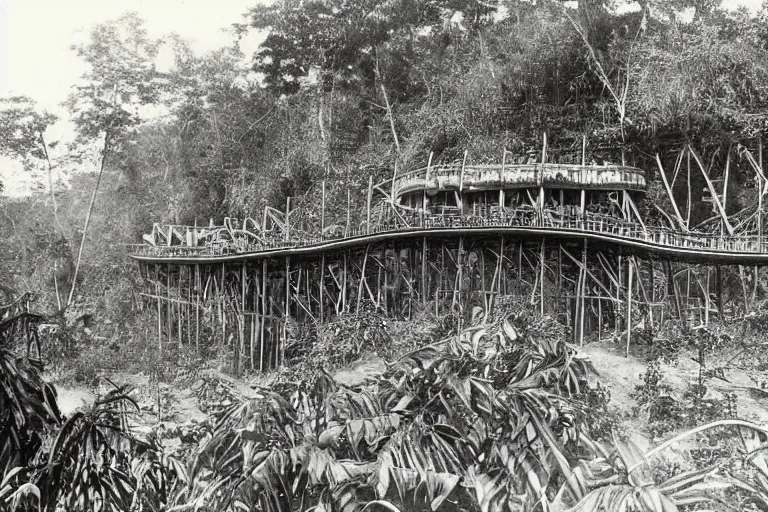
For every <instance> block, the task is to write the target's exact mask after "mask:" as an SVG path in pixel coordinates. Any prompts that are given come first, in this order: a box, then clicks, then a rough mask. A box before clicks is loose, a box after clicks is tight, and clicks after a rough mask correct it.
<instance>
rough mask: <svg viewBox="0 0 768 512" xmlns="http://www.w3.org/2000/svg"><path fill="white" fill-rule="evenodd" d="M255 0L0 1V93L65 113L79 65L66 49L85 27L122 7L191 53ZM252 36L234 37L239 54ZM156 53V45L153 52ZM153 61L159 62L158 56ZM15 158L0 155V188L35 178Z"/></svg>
mask: <svg viewBox="0 0 768 512" xmlns="http://www.w3.org/2000/svg"><path fill="white" fill-rule="evenodd" d="M261 1H263V0H0V97H2V96H7V95H9V94H19V95H25V96H29V97H31V98H32V99H33V100H35V101H36V102H37V103H38V105H39V106H40V107H41V108H43V109H45V110H48V111H50V112H52V113H55V114H56V115H58V116H59V117H60V118H61V117H66V111H65V110H64V109H63V107H61V103H62V102H63V101H64V100H65V99H66V97H67V95H68V94H69V91H70V87H71V86H72V85H74V84H75V83H76V82H77V80H78V78H79V77H80V76H81V75H82V73H83V72H84V71H85V68H84V64H83V63H82V61H81V60H80V59H79V58H78V57H77V56H76V55H75V53H74V52H73V51H72V50H71V49H70V47H71V46H72V44H75V43H77V42H81V41H85V40H87V38H88V35H89V33H90V29H91V27H93V26H94V25H96V24H98V23H102V22H105V21H108V20H111V19H115V18H117V17H118V16H120V15H121V14H123V13H124V12H127V11H136V12H137V13H138V14H139V16H140V17H141V18H143V19H144V21H145V22H146V28H147V30H148V31H149V33H150V35H151V36H153V37H162V36H164V35H166V34H170V33H177V34H179V35H180V36H181V37H183V38H184V39H186V40H188V41H189V42H190V43H191V44H192V47H193V49H194V50H195V51H196V52H199V53H205V52H207V51H211V50H215V49H217V48H220V47H222V46H225V45H228V44H230V43H231V42H232V41H233V39H234V37H233V35H232V33H231V32H230V29H231V26H232V24H233V23H242V22H244V21H245V18H244V16H243V15H244V14H245V13H246V12H247V10H248V8H250V7H252V6H253V5H256V4H258V3H259V2H261ZM259 42H260V37H259V36H258V34H253V35H251V37H248V38H246V40H245V41H243V42H242V43H241V49H242V50H243V51H244V53H246V55H250V54H252V52H253V51H254V50H255V49H256V48H257V46H258V43H259ZM161 53H162V52H161ZM158 64H160V63H158ZM51 131H52V132H53V133H50V134H48V135H49V138H50V139H54V140H55V139H59V138H64V139H66V138H68V136H69V135H71V134H70V133H68V132H71V129H70V128H69V126H68V124H67V123H65V122H61V123H58V124H57V125H56V126H54V127H53V128H52V129H51ZM35 174H36V173H27V172H23V171H22V170H21V169H20V165H19V164H18V163H16V162H12V161H9V160H8V159H5V158H2V157H0V181H1V182H3V184H4V185H5V191H4V193H5V194H7V195H12V196H17V195H23V194H26V193H29V191H30V186H31V185H32V184H33V183H35V182H39V181H40V176H35Z"/></svg>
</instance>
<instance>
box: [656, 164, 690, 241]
mask: <svg viewBox="0 0 768 512" xmlns="http://www.w3.org/2000/svg"><path fill="white" fill-rule="evenodd" d="M656 163H657V164H658V166H659V175H661V181H662V183H663V184H664V189H665V190H666V191H667V196H668V197H669V202H670V203H672V208H673V209H674V211H675V218H676V219H677V221H678V222H679V223H680V228H681V229H682V230H683V231H688V223H687V222H686V221H685V220H683V216H682V214H681V213H680V210H679V209H678V207H677V201H675V196H674V195H672V188H671V187H670V186H669V182H668V181H667V175H666V174H665V173H664V167H662V165H661V158H659V155H658V154H656ZM688 170H689V173H688V174H689V176H688V181H689V182H690V166H689V169H688Z"/></svg>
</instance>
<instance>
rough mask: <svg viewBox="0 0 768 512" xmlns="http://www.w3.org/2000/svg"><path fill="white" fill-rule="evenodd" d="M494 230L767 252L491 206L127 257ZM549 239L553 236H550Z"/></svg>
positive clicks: (729, 239)
mask: <svg viewBox="0 0 768 512" xmlns="http://www.w3.org/2000/svg"><path fill="white" fill-rule="evenodd" d="M494 228H496V229H499V231H503V229H504V228H526V229H529V230H533V231H540V232H541V233H542V234H546V232H548V231H555V232H557V231H560V232H563V231H565V232H569V234H570V235H571V236H576V237H578V236H579V235H580V234H592V235H608V236H610V237H612V238H615V239H619V240H626V241H639V242H645V243H648V244H653V245H656V246H661V247H669V248H675V249H679V250H685V251H687V252H690V251H698V252H717V253H754V254H761V253H764V254H768V240H765V237H763V238H762V239H760V238H758V237H757V236H755V235H735V236H727V235H726V236H721V235H719V234H710V233H698V232H682V231H674V230H670V229H665V228H658V227H647V228H644V227H643V226H641V225H639V224H636V223H632V222H627V221H623V220H621V219H616V218H613V217H609V216H605V215H599V214H593V213H589V212H588V213H587V214H586V215H585V216H583V217H581V216H578V215H567V214H562V213H560V212H559V211H557V210H545V211H544V212H543V213H541V212H539V211H536V210H533V209H526V210H512V209H509V208H504V209H501V208H497V207H494V208H491V209H489V210H487V211H485V212H481V214H480V215H461V214H443V215H436V214H431V213H429V212H412V213H411V214H409V215H405V216H404V215H402V214H397V215H393V216H391V217H390V218H389V219H387V220H385V221H383V222H380V223H378V224H376V225H371V226H366V225H361V226H359V227H349V228H348V229H346V230H345V233H332V234H322V233H312V234H310V233H305V232H302V231H300V230H298V229H293V228H292V229H291V231H290V235H289V237H286V236H285V234H284V233H280V232H275V233H261V234H259V235H255V234H252V235H250V236H244V237H242V238H235V239H233V240H226V241H225V240H218V241H214V242H209V243H207V244H205V245H200V246H190V245H187V244H186V243H179V244H177V245H173V244H169V245H163V246H157V245H155V246H153V245H137V246H134V249H135V250H134V252H133V255H135V256H140V257H148V258H152V257H156V258H184V259H193V258H211V257H218V256H229V255H236V254H256V253H259V252H265V251H274V250H281V249H298V248H312V247H321V246H323V245H325V244H328V243H329V242H333V241H338V240H345V239H348V240H353V239H360V241H361V242H363V241H364V240H365V239H366V238H369V237H371V236H376V235H381V234H391V235H393V236H396V235H397V234H398V233H399V234H403V235H408V234H409V233H412V232H415V231H430V230H435V231H446V230H451V229H470V230H471V229H486V230H487V229H494ZM168 229H169V232H172V231H174V230H175V231H176V232H177V233H179V235H178V236H177V237H176V239H178V240H179V241H181V240H191V239H193V238H194V237H192V236H188V235H186V231H185V230H189V229H199V228H195V227H193V226H169V227H168ZM553 236H557V233H555V234H554V235H553Z"/></svg>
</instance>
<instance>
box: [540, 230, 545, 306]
mask: <svg viewBox="0 0 768 512" xmlns="http://www.w3.org/2000/svg"><path fill="white" fill-rule="evenodd" d="M545 243H546V242H545V238H544V237H542V238H541V250H540V254H539V258H540V259H541V267H540V268H541V274H540V276H539V296H540V297H541V304H540V307H539V310H540V313H541V316H544V244H545Z"/></svg>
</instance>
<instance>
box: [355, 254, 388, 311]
mask: <svg viewBox="0 0 768 512" xmlns="http://www.w3.org/2000/svg"><path fill="white" fill-rule="evenodd" d="M370 248H371V244H368V245H366V246H365V254H364V255H363V266H362V268H361V269H360V281H359V282H358V285H357V306H356V307H355V314H356V315H359V314H360V301H361V300H362V299H363V285H364V284H365V266H366V264H367V263H368V252H369V250H370ZM386 253H387V252H386V249H385V250H384V254H385V255H386ZM385 258H386V256H385ZM386 278H387V274H386V272H385V273H384V279H385V280H386ZM386 288H387V286H386V284H385V285H384V297H385V309H386Z"/></svg>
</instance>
